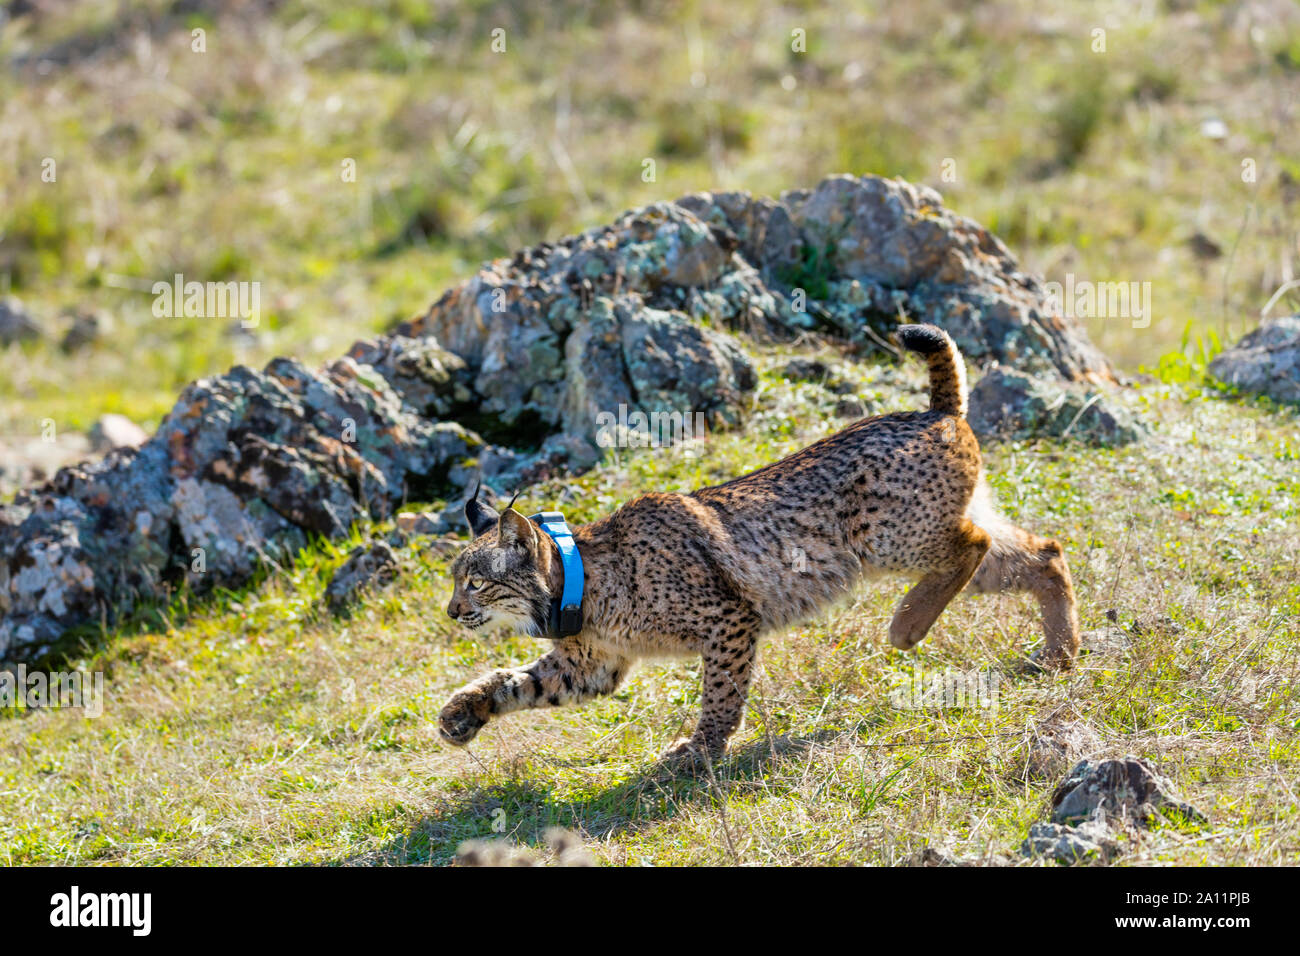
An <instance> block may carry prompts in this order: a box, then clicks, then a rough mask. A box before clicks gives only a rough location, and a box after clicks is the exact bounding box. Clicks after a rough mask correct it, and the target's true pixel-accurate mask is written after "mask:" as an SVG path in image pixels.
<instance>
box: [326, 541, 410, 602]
mask: <svg viewBox="0 0 1300 956" xmlns="http://www.w3.org/2000/svg"><path fill="white" fill-rule="evenodd" d="M396 577H397V554H396V553H395V552H394V551H393V549H392V548H391V547H390V546H389V545H388V544H387V543H386V542H384V541H376V542H374V543H372V544H370V545H369V546H366V545H358V546H357V547H355V548H353V549H352V550H351V551H350V552H349V553H348V557H347V560H346V561H344V562H343V564H342V565H340V567H339V569H338V570H337V571H335V572H334V576H333V577H332V578H330V583H329V584H328V585H327V586H326V588H325V601H326V603H327V604H328V605H329V608H330V610H331V611H333V612H334V613H336V614H337V613H339V612H340V611H342V610H343V609H344V608H346V607H347V606H348V605H349V604H352V603H353V602H354V601H356V600H357V599H358V598H359V597H360V596H361V594H362V592H363V591H370V590H377V589H379V588H384V587H387V586H388V585H389V584H392V583H393V581H394V580H395V579H396Z"/></svg>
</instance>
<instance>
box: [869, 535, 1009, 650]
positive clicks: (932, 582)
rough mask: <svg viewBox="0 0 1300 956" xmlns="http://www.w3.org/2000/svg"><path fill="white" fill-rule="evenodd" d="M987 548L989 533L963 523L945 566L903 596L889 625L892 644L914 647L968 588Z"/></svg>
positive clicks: (903, 647)
mask: <svg viewBox="0 0 1300 956" xmlns="http://www.w3.org/2000/svg"><path fill="white" fill-rule="evenodd" d="M988 549H989V536H988V533H987V532H986V531H984V530H983V529H982V528H978V527H976V526H975V525H973V524H971V522H970V521H964V522H963V523H962V526H961V528H960V529H959V530H958V531H957V533H956V535H955V536H954V539H953V543H952V547H951V550H950V552H949V555H948V559H947V561H946V562H945V566H944V567H943V568H942V569H939V570H935V571H931V572H929V573H928V574H926V575H925V576H924V577H923V578H921V580H919V581H917V582H916V584H914V585H912V587H911V589H910V590H909V591H908V592H907V593H906V594H905V595H903V600H902V601H900V602H899V604H898V609H897V610H896V611H895V612H894V619H893V620H892V621H890V622H889V643H891V644H893V645H894V646H895V647H897V648H898V649H899V650H904V651H906V650H910V649H911V648H913V647H915V646H916V645H917V644H918V643H919V642H920V640H921V638H923V637H925V635H926V634H927V633H928V632H929V630H930V628H931V627H932V626H933V625H934V622H935V621H936V620H938V618H939V615H940V614H942V613H943V609H944V608H946V607H947V606H948V604H949V602H950V601H952V599H953V598H955V597H956V596H957V593H958V592H959V591H961V589H962V588H964V587H965V586H966V582H967V581H969V580H970V579H971V575H973V574H974V573H975V569H976V568H978V567H979V565H980V561H981V560H983V558H984V554H985V552H987V551H988Z"/></svg>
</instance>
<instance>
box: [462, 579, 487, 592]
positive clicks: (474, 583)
mask: <svg viewBox="0 0 1300 956" xmlns="http://www.w3.org/2000/svg"><path fill="white" fill-rule="evenodd" d="M482 586H483V579H482V578H470V579H469V580H468V581H466V582H465V587H466V589H467V590H470V591H477V590H478V589H479V588H481V587H482Z"/></svg>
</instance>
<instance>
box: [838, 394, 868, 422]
mask: <svg viewBox="0 0 1300 956" xmlns="http://www.w3.org/2000/svg"><path fill="white" fill-rule="evenodd" d="M866 414H867V403H866V402H864V401H863V400H862V399H860V398H853V397H851V396H850V397H848V398H841V399H840V400H839V401H838V402H836V403H835V417H836V418H862V417H864V416H865V415H866Z"/></svg>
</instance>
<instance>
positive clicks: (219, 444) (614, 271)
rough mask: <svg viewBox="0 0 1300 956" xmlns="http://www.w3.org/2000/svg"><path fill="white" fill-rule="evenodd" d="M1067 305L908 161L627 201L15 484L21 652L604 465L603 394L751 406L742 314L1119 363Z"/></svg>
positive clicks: (3, 575)
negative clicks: (363, 331) (376, 333)
mask: <svg viewBox="0 0 1300 956" xmlns="http://www.w3.org/2000/svg"><path fill="white" fill-rule="evenodd" d="M1047 303H1048V300H1047V298H1046V296H1045V295H1044V292H1043V289H1042V287H1041V286H1040V284H1039V282H1038V281H1037V280H1036V279H1035V278H1033V277H1031V276H1028V275H1026V274H1024V273H1022V272H1021V271H1020V270H1019V267H1018V266H1017V264H1016V262H1015V260H1014V259H1013V258H1012V256H1011V255H1010V253H1009V252H1008V251H1007V250H1006V248H1005V247H1004V246H1003V245H1002V244H1001V243H1000V242H999V241H998V240H997V239H996V238H995V237H993V236H992V235H991V234H990V233H988V232H987V231H986V230H984V229H982V228H981V227H980V226H978V225H977V224H975V223H973V222H971V221H970V220H967V219H963V218H962V217H960V216H957V215H955V214H954V213H952V212H950V211H949V210H946V209H944V208H943V205H942V202H941V200H940V197H939V196H938V194H937V193H935V192H933V191H932V190H929V189H925V188H922V187H916V186H913V185H910V184H908V183H904V182H900V181H896V180H886V179H879V178H876V177H864V178H862V179H855V178H853V177H848V176H835V177H831V178H829V179H827V180H825V181H823V182H822V183H821V184H820V185H818V186H817V187H816V188H815V189H813V190H801V191H796V192H790V193H786V194H785V195H783V196H782V197H781V198H780V199H767V198H761V197H753V196H750V195H749V194H747V193H719V194H708V193H699V194H695V195H691V196H687V197H684V198H682V199H680V200H678V201H677V202H672V203H657V204H654V205H652V206H648V207H646V208H644V209H640V210H635V211H632V212H628V213H626V214H624V215H623V216H620V217H619V218H618V219H617V220H616V221H615V222H614V223H613V224H611V225H609V226H605V227H602V228H598V229H592V230H589V231H587V232H585V233H582V234H581V235H577V236H571V237H568V238H566V239H562V240H559V241H557V242H553V243H543V244H541V245H538V246H535V247H533V248H531V249H525V250H521V251H520V252H518V253H517V254H516V255H514V256H513V257H511V258H507V259H500V260H497V261H494V262H491V263H488V264H486V265H484V266H483V267H482V268H481V269H480V270H479V271H478V273H477V274H476V275H474V276H473V277H471V278H470V279H469V280H467V281H465V282H463V283H461V284H460V285H458V286H456V287H455V288H453V289H451V290H449V291H448V292H446V293H445V294H444V295H443V296H441V297H440V298H439V299H438V300H437V301H436V302H435V303H434V304H433V305H432V307H431V308H430V309H429V310H428V311H427V312H426V313H425V314H424V315H422V316H419V317H418V318H416V319H413V320H412V321H410V322H407V323H404V324H403V325H402V326H400V327H399V328H398V329H396V330H395V331H394V333H393V334H391V335H386V336H382V337H378V338H375V339H369V340H364V341H361V342H358V343H357V344H356V345H354V346H353V348H352V349H351V350H350V351H349V352H348V354H347V355H346V356H344V357H343V358H341V359H339V360H338V361H336V362H334V363H333V364H331V365H329V366H328V367H326V368H324V369H321V370H311V369H308V368H305V367H304V366H302V365H301V364H299V363H297V362H294V361H292V360H290V359H283V358H282V359H276V360H274V361H272V362H271V363H270V364H269V365H267V367H266V368H265V369H264V370H262V371H256V370H253V369H250V368H244V367H239V368H235V369H233V370H232V371H230V372H229V373H227V374H226V375H222V376H219V377H217V378H212V379H205V380H202V381H199V382H197V383H195V384H193V385H191V386H190V387H189V388H187V389H186V391H185V392H184V393H183V394H182V396H181V398H180V400H179V402H178V403H177V405H176V407H175V408H174V409H173V410H172V411H171V413H170V414H169V415H168V416H167V418H166V419H165V420H164V421H163V423H162V425H161V426H160V428H159V429H158V432H157V433H156V434H155V435H153V436H152V437H151V438H150V439H149V440H148V441H147V442H145V443H144V444H143V445H142V446H141V447H140V448H139V449H138V450H131V449H123V450H116V451H113V452H110V454H109V456H108V457H107V458H105V459H104V460H102V461H99V462H94V463H89V464H83V465H77V466H73V467H69V468H64V469H63V470H61V471H60V472H59V473H58V474H57V475H56V476H55V478H54V479H53V480H52V481H49V482H48V483H46V484H45V485H42V486H41V487H38V488H35V489H32V490H30V491H26V492H22V493H20V494H19V495H18V497H17V498H16V499H15V500H14V502H13V503H12V504H10V505H7V506H2V507H0V614H2V615H3V619H2V620H0V660H5V659H10V660H14V659H23V658H30V657H33V656H36V655H39V654H42V653H45V652H46V651H48V650H49V649H50V648H51V647H52V646H53V645H54V644H55V642H56V641H57V640H58V639H59V637H60V636H61V635H62V634H63V633H64V632H65V631H67V630H68V629H69V628H71V627H74V626H75V625H78V624H81V623H84V622H88V621H98V620H100V618H101V615H104V616H106V617H107V618H108V619H110V620H111V619H112V618H113V617H114V616H115V615H117V614H119V613H121V612H122V611H124V610H127V609H129V608H131V607H133V606H134V605H136V604H137V603H138V602H139V601H141V600H146V601H147V600H156V599H160V598H164V597H165V596H166V595H167V594H168V593H169V592H170V591H171V590H172V589H173V588H175V587H176V586H178V585H181V584H183V583H184V584H188V585H189V586H190V587H192V588H194V589H195V590H198V591H202V590H205V589H207V588H210V587H212V586H213V585H216V584H220V585H222V586H226V587H230V586H235V585H238V584H239V583H241V582H242V581H244V580H246V579H247V578H248V576H249V575H250V574H251V573H252V571H253V569H254V568H255V567H256V566H257V565H258V563H259V562H261V561H263V560H264V559H266V558H268V557H273V556H276V555H281V554H286V553H291V552H292V551H293V550H294V549H296V548H299V547H301V546H302V545H303V544H305V543H306V541H307V540H308V538H309V536H311V535H313V534H318V535H338V534H342V533H344V532H345V531H346V530H347V529H348V528H349V526H350V525H351V524H352V523H353V522H354V521H356V520H358V519H360V518H363V517H369V518H376V519H382V518H387V517H389V516H390V515H391V514H392V513H393V511H394V508H395V507H396V506H398V505H399V504H400V503H401V502H403V501H405V500H408V499H414V500H429V499H433V498H451V499H454V498H458V497H459V496H460V492H461V491H462V489H464V488H465V487H466V486H467V485H469V484H470V483H471V482H472V481H473V480H474V479H475V478H478V477H483V478H485V479H486V480H487V481H488V482H489V483H492V484H495V485H496V486H497V487H498V488H505V487H520V486H523V485H526V484H528V483H530V482H533V481H537V480H540V479H542V478H545V477H548V476H550V475H553V474H557V473H560V472H563V471H565V470H571V469H582V468H585V467H589V466H590V465H591V464H593V463H594V462H595V461H596V460H597V459H598V457H599V451H598V449H597V448H596V447H594V444H593V443H594V442H598V440H599V439H600V419H601V417H602V416H608V417H610V418H617V419H619V420H620V421H627V420H628V418H627V414H620V413H628V414H630V413H635V412H640V413H643V414H645V415H652V414H653V413H656V412H660V413H666V414H668V415H673V414H677V415H682V416H689V417H690V419H691V420H692V424H693V423H694V421H696V420H699V421H703V422H704V423H705V424H706V427H713V428H716V427H722V426H727V425H733V424H736V423H737V422H739V420H740V416H741V412H742V409H743V408H744V407H745V404H746V398H747V395H748V393H749V392H750V391H751V390H752V389H753V388H754V386H755V384H756V375H755V373H754V369H753V366H752V364H751V363H750V360H749V359H748V358H747V357H746V355H745V353H744V351H743V350H742V348H741V347H740V345H739V343H738V341H737V339H736V338H735V337H734V335H735V333H755V334H761V335H768V336H771V335H781V336H789V335H793V334H796V333H799V332H802V331H805V330H809V329H816V330H819V331H822V332H825V333H830V334H834V335H838V336H840V337H843V338H846V339H849V340H851V341H854V342H857V343H859V344H861V345H862V346H864V347H871V348H877V347H881V348H888V346H887V344H885V340H884V337H883V336H884V333H886V332H888V331H889V330H891V329H892V328H893V327H894V326H895V325H896V324H897V322H898V321H899V320H900V318H903V317H907V318H910V319H913V320H918V321H920V320H924V321H932V322H935V323H937V324H939V325H941V326H943V327H945V328H946V329H948V330H949V331H950V332H951V333H952V335H953V337H954V338H955V339H956V340H957V342H958V344H959V345H960V346H961V348H962V349H963V351H964V352H965V354H966V356H967V357H968V359H969V360H970V361H971V362H972V363H974V364H976V365H983V364H987V363H992V362H999V363H1002V364H1003V365H1013V366H1016V367H1018V368H1023V369H1027V370H1029V371H1031V372H1034V373H1036V374H1041V375H1046V376H1050V377H1052V378H1056V379H1062V380H1070V381H1081V382H1082V381H1088V382H1103V381H1108V380H1110V379H1111V377H1112V376H1111V370H1110V367H1109V365H1108V364H1107V362H1106V360H1105V359H1104V358H1103V357H1102V356H1101V355H1100V354H1099V353H1098V352H1097V351H1096V349H1094V348H1093V347H1092V346H1091V345H1090V344H1089V342H1088V340H1087V337H1086V335H1085V334H1084V333H1083V331H1082V330H1081V329H1080V328H1079V327H1077V326H1076V325H1074V324H1073V323H1071V322H1069V321H1067V320H1065V319H1063V318H1061V317H1059V316H1055V315H1052V314H1051V313H1050V311H1049V309H1048V304H1047ZM848 411H849V410H846V413H847V412H848Z"/></svg>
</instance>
